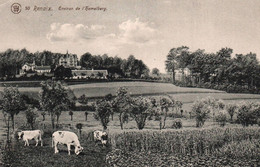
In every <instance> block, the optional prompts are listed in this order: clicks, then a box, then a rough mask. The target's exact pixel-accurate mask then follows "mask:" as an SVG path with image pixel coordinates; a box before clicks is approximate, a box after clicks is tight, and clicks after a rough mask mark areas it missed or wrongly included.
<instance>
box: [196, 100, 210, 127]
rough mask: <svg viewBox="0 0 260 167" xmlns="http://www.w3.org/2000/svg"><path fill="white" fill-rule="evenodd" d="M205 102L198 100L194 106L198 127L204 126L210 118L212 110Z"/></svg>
mask: <svg viewBox="0 0 260 167" xmlns="http://www.w3.org/2000/svg"><path fill="white" fill-rule="evenodd" d="M203 100H204V99H202V100H196V101H195V102H194V103H193V105H192V113H193V114H194V115H195V118H196V126H197V127H201V126H203V125H204V123H205V121H206V120H207V119H208V118H209V113H210V108H209V107H208V105H207V104H205V102H204V101H203Z"/></svg>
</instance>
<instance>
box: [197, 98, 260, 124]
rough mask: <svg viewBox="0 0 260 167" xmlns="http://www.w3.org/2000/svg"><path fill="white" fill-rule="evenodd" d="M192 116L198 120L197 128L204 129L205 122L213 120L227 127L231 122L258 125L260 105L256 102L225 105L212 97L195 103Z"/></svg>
mask: <svg viewBox="0 0 260 167" xmlns="http://www.w3.org/2000/svg"><path fill="white" fill-rule="evenodd" d="M192 114H193V116H194V117H195V119H196V126H197V127H202V126H203V125H204V123H205V121H206V120H207V119H209V118H212V119H213V121H216V122H218V123H219V124H220V126H225V124H226V122H227V121H228V120H229V118H230V121H231V122H234V120H233V117H234V115H236V121H235V122H236V123H239V124H242V125H243V126H248V125H253V124H257V123H258V122H259V121H260V104H259V103H254V102H242V103H241V104H239V105H238V104H234V103H229V104H225V103H224V102H223V101H222V100H216V99H214V98H212V97H207V98H203V99H200V100H199V99H198V100H196V101H195V102H194V103H193V106H192Z"/></svg>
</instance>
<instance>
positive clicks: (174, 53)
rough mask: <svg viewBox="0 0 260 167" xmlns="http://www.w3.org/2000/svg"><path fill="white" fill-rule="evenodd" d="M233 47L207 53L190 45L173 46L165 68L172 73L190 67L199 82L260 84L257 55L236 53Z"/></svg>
mask: <svg viewBox="0 0 260 167" xmlns="http://www.w3.org/2000/svg"><path fill="white" fill-rule="evenodd" d="M232 53H233V49H231V48H222V49H220V50H219V51H217V52H216V53H206V52H205V50H201V49H198V50H196V51H194V52H192V51H190V50H189V47H186V46H182V47H178V48H172V49H171V50H170V52H169V53H168V55H167V60H166V61H165V64H166V69H167V71H169V72H173V81H174V79H175V73H174V70H175V69H177V68H180V69H182V70H183V69H184V68H189V69H190V70H191V73H192V75H193V76H195V77H196V78H198V82H199V83H206V82H210V83H214V84H226V83H228V84H234V85H243V86H244V85H246V86H248V87H260V75H259V74H260V65H259V62H258V60H257V58H256V54H254V53H251V52H250V53H248V54H235V56H232Z"/></svg>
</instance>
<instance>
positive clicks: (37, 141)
mask: <svg viewBox="0 0 260 167" xmlns="http://www.w3.org/2000/svg"><path fill="white" fill-rule="evenodd" d="M34 140H35V141H36V144H35V147H36V146H38V143H39V140H38V137H36V138H34Z"/></svg>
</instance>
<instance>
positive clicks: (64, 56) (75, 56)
mask: <svg viewBox="0 0 260 167" xmlns="http://www.w3.org/2000/svg"><path fill="white" fill-rule="evenodd" d="M71 56H72V57H73V58H76V59H77V58H78V57H77V55H75V54H74V55H73V54H68V53H67V54H64V55H61V56H60V58H69V57H71Z"/></svg>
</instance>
